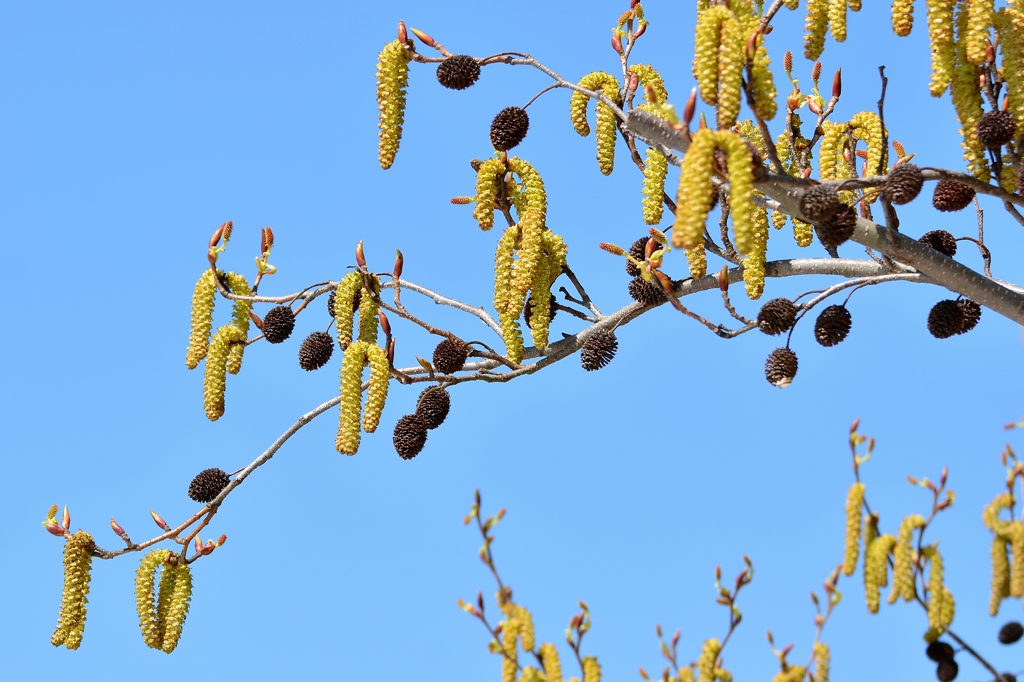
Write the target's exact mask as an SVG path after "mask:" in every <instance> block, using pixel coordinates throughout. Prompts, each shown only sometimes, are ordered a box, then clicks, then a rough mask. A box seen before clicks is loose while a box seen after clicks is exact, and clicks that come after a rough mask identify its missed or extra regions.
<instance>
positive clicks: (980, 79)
mask: <svg viewBox="0 0 1024 682" xmlns="http://www.w3.org/2000/svg"><path fill="white" fill-rule="evenodd" d="M987 82H988V78H986V77H985V73H984V72H982V74H981V75H980V76H978V85H980V86H981V87H985V83H987Z"/></svg>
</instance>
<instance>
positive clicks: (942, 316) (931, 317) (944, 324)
mask: <svg viewBox="0 0 1024 682" xmlns="http://www.w3.org/2000/svg"><path fill="white" fill-rule="evenodd" d="M963 328H964V311H963V309H962V308H961V307H960V304H959V303H958V302H957V301H954V300H951V299H946V300H944V301H939V302H938V303H936V304H935V305H934V306H932V309H931V311H930V312H929V313H928V331H929V332H931V334H932V336H934V337H935V338H937V339H948V338H949V337H951V336H953V335H955V334H959V333H960V330H961V329H963Z"/></svg>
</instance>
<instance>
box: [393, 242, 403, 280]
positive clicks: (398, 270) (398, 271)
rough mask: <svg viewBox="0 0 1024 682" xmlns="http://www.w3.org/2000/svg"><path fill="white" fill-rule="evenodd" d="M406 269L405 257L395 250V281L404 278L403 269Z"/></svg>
mask: <svg viewBox="0 0 1024 682" xmlns="http://www.w3.org/2000/svg"><path fill="white" fill-rule="evenodd" d="M403 267H405V257H404V256H402V252H401V251H399V250H398V249H395V268H394V270H392V271H391V272H392V274H393V275H394V278H395V279H401V278H402V268H403Z"/></svg>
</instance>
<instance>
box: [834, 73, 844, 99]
mask: <svg viewBox="0 0 1024 682" xmlns="http://www.w3.org/2000/svg"><path fill="white" fill-rule="evenodd" d="M842 94H843V70H842V68H838V69H836V75H835V76H833V77H832V96H833V97H835V98H836V99H839V97H840V96H841V95H842Z"/></svg>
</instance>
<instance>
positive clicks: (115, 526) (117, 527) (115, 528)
mask: <svg viewBox="0 0 1024 682" xmlns="http://www.w3.org/2000/svg"><path fill="white" fill-rule="evenodd" d="M110 530H112V531H114V533H116V534H117V537H119V538H124V537H125V536H127V535H128V533H126V532H125V530H124V528H122V527H121V524H119V523H118V522H117V521H115V520H114V517H113V516H111V517H110Z"/></svg>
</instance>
